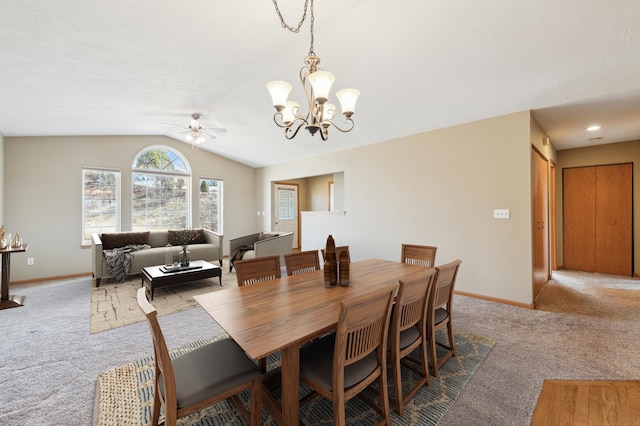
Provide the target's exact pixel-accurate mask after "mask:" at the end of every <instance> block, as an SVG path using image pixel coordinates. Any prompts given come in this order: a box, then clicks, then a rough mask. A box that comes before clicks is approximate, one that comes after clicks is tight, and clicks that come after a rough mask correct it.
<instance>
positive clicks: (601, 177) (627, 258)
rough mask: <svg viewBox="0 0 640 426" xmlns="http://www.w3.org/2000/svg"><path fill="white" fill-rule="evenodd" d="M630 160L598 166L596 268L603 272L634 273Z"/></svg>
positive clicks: (631, 171) (629, 274)
mask: <svg viewBox="0 0 640 426" xmlns="http://www.w3.org/2000/svg"><path fill="white" fill-rule="evenodd" d="M632 182H633V167H632V165H631V164H616V165H611V166H598V167H597V168H596V211H595V223H596V268H595V270H596V271H597V272H601V273H604V274H614V275H626V276H631V272H632V263H633V261H632V259H631V253H632V249H631V245H632V242H631V229H632V197H633V195H632V192H633V188H632Z"/></svg>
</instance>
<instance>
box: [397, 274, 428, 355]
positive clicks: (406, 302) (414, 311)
mask: <svg viewBox="0 0 640 426" xmlns="http://www.w3.org/2000/svg"><path fill="white" fill-rule="evenodd" d="M435 275H436V270H435V269H428V270H427V271H426V273H425V274H424V275H419V276H415V277H412V278H410V279H407V280H400V285H399V287H398V294H397V296H396V303H395V305H394V309H393V318H392V319H391V326H390V327H391V330H392V334H391V335H392V339H393V340H394V342H393V343H394V344H397V343H399V337H400V332H402V331H404V330H406V329H408V328H411V327H413V326H414V325H416V324H418V325H419V327H420V332H421V333H423V334H424V333H425V332H426V330H425V324H426V315H427V307H428V303H429V296H430V295H431V290H432V288H433V282H434V277H435Z"/></svg>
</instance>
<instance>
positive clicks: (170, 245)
mask: <svg viewBox="0 0 640 426" xmlns="http://www.w3.org/2000/svg"><path fill="white" fill-rule="evenodd" d="M185 231H187V232H189V234H188V238H189V240H190V243H189V244H188V245H187V250H188V251H189V254H190V256H189V257H190V260H206V261H218V262H219V263H220V266H222V244H223V239H224V236H223V235H220V234H217V233H215V232H213V231H209V230H208V229H194V230H176V231H172V230H164V231H144V232H109V233H104V234H98V233H93V234H92V236H91V273H92V275H93V278H95V280H96V287H100V280H101V279H102V278H107V277H110V276H111V275H110V274H109V272H108V269H107V262H106V260H105V251H111V252H113V251H114V250H113V249H121V250H122V251H123V252H124V251H126V252H128V253H130V254H129V256H130V258H129V259H128V261H127V262H126V263H127V264H128V270H127V271H117V272H119V274H118V275H120V276H123V275H125V276H126V275H135V274H140V273H141V272H142V268H145V267H147V266H155V265H164V264H166V263H170V262H171V261H172V260H173V256H174V255H177V254H178V253H179V252H180V251H181V250H182V245H181V243H182V242H184V241H185V240H184V235H186V234H184V232H185ZM129 249H130V250H129ZM116 251H117V250H116ZM125 272H126V274H125Z"/></svg>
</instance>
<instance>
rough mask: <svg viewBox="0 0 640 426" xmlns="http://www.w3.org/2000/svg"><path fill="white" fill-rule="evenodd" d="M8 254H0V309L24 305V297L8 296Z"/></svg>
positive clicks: (9, 270)
mask: <svg viewBox="0 0 640 426" xmlns="http://www.w3.org/2000/svg"><path fill="white" fill-rule="evenodd" d="M9 255H10V253H2V283H1V286H2V287H1V289H0V309H9V308H17V307H20V306H22V305H23V304H24V296H16V295H9V279H10V277H11V257H10V256H9Z"/></svg>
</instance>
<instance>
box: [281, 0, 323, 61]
mask: <svg viewBox="0 0 640 426" xmlns="http://www.w3.org/2000/svg"><path fill="white" fill-rule="evenodd" d="M272 1H273V5H274V6H275V8H276V13H277V14H278V17H279V18H280V25H282V28H285V29H287V30H289V31H291V32H292V33H296V34H297V33H299V32H300V28H301V27H302V25H303V24H304V21H305V20H306V19H307V8H308V5H309V1H311V7H310V8H309V9H310V11H311V19H310V21H311V46H310V47H309V54H314V52H313V24H314V21H315V19H314V16H313V0H305V2H304V11H303V13H302V18H301V19H300V22H298V26H297V27H295V28H294V27H292V26H290V25H289V24H287V23H286V22H285V21H284V16H282V12H280V8H279V7H278V0H272Z"/></svg>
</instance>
